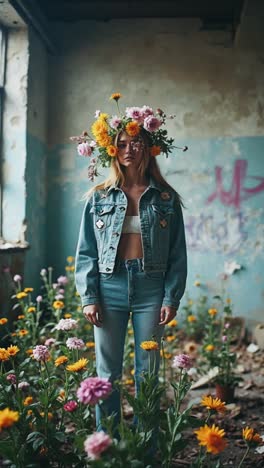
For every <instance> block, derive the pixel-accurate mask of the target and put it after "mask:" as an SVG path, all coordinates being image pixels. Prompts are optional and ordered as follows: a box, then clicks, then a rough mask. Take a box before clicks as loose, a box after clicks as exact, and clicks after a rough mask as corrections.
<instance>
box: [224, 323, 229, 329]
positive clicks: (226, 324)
mask: <svg viewBox="0 0 264 468" xmlns="http://www.w3.org/2000/svg"><path fill="white" fill-rule="evenodd" d="M228 328H230V323H229V322H226V323H225V329H226V330H227V329H228Z"/></svg>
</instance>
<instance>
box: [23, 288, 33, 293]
mask: <svg viewBox="0 0 264 468" xmlns="http://www.w3.org/2000/svg"><path fill="white" fill-rule="evenodd" d="M32 291H34V288H24V292H25V293H30V292H32Z"/></svg>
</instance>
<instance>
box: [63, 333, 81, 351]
mask: <svg viewBox="0 0 264 468" xmlns="http://www.w3.org/2000/svg"><path fill="white" fill-rule="evenodd" d="M66 346H67V348H69V349H82V348H83V347H84V341H83V340H81V339H80V338H77V337H76V336H74V337H73V338H68V339H67V341H66Z"/></svg>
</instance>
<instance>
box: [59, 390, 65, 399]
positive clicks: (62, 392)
mask: <svg viewBox="0 0 264 468" xmlns="http://www.w3.org/2000/svg"><path fill="white" fill-rule="evenodd" d="M65 395H66V393H65V390H60V393H59V398H60V399H61V400H65Z"/></svg>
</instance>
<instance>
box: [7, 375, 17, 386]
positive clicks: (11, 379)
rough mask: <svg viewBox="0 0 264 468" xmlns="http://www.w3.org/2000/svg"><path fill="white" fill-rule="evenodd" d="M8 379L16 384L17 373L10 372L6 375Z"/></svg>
mask: <svg viewBox="0 0 264 468" xmlns="http://www.w3.org/2000/svg"><path fill="white" fill-rule="evenodd" d="M6 380H8V382H11V384H13V385H15V384H16V376H15V374H8V375H7V376H6Z"/></svg>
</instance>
